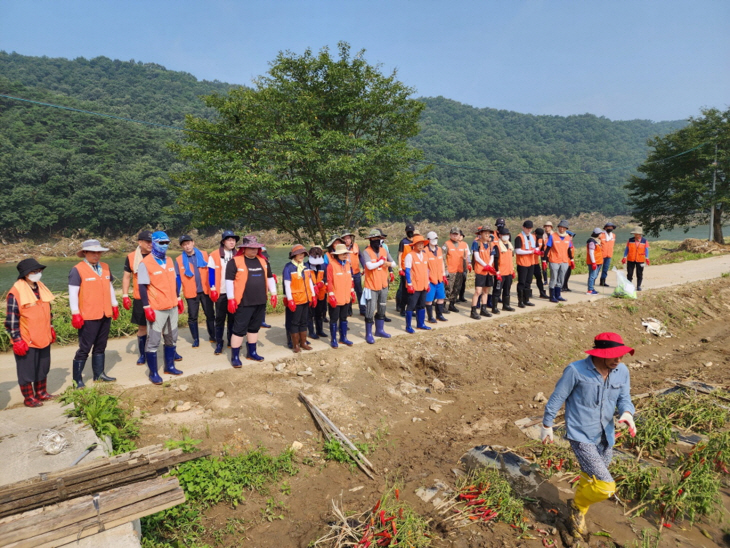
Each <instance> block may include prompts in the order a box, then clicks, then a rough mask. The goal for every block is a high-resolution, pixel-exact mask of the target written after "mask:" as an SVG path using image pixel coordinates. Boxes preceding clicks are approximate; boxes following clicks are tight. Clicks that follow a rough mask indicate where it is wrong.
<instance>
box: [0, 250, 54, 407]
mask: <svg viewBox="0 0 730 548" xmlns="http://www.w3.org/2000/svg"><path fill="white" fill-rule="evenodd" d="M16 268H17V269H18V280H17V281H16V282H15V283H14V284H13V287H12V288H11V289H10V291H9V292H8V298H7V303H6V304H7V306H6V315H5V329H6V330H7V331H8V333H9V334H10V340H11V341H13V354H14V356H15V370H16V373H17V376H18V384H19V385H20V392H21V393H22V394H23V404H24V405H25V406H26V407H40V406H42V405H43V402H44V401H46V400H50V399H53V398H55V397H56V396H54V395H52V394H49V393H48V389H47V377H48V372H49V371H50V369H51V344H52V343H54V342H56V331H55V329H53V326H52V325H51V318H52V315H51V302H53V299H54V298H55V297H54V296H53V293H51V291H50V290H49V289H48V288H47V287H46V286H45V284H43V283H42V282H41V277H42V276H43V269H45V268H46V265H42V264H40V263H39V262H38V261H36V260H35V259H34V258H32V257H31V258H28V259H23V260H22V261H20V262H19V263H18V264H17V266H16Z"/></svg>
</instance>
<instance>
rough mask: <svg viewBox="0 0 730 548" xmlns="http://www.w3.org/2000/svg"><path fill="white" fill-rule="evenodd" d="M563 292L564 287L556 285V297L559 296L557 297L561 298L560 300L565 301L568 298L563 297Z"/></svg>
mask: <svg viewBox="0 0 730 548" xmlns="http://www.w3.org/2000/svg"><path fill="white" fill-rule="evenodd" d="M562 292H563V290H562V288H560V287H556V288H555V297H556V298H557V299H558V300H559V301H560V302H565V301H567V300H568V299H563V296H562Z"/></svg>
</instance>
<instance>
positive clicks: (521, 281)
mask: <svg viewBox="0 0 730 548" xmlns="http://www.w3.org/2000/svg"><path fill="white" fill-rule="evenodd" d="M534 271H535V267H534V265H530V266H520V265H517V291H518V292H519V291H524V290H526V289H530V286H531V285H532V275H533V272H534Z"/></svg>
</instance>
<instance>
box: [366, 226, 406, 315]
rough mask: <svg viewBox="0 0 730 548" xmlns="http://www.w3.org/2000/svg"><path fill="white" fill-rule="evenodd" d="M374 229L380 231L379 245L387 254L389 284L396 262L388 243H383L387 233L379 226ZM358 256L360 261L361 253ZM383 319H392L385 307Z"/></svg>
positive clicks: (392, 277) (391, 281)
mask: <svg viewBox="0 0 730 548" xmlns="http://www.w3.org/2000/svg"><path fill="white" fill-rule="evenodd" d="M375 230H377V231H378V232H379V233H380V245H381V246H382V247H383V249H385V253H386V255H387V256H388V263H389V264H390V266H389V267H388V286H390V284H392V283H393V282H394V281H395V274H394V272H393V268H394V267H395V266H396V265H397V264H398V263H396V262H395V260H393V257H392V256H391V254H390V249H388V244H386V243H385V239H386V238H387V237H388V235H387V234H386V233H384V232H383V231H382V229H380V228H376V229H375ZM360 257H361V261H362V254H361V255H360ZM383 321H384V322H385V323H390V322H391V321H392V320H391V319H390V318H389V317H388V315H387V309H386V311H384V312H383Z"/></svg>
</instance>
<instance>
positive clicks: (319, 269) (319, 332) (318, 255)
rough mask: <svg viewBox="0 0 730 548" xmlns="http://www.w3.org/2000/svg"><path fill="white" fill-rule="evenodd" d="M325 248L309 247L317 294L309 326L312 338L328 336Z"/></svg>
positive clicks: (309, 260) (309, 261)
mask: <svg viewBox="0 0 730 548" xmlns="http://www.w3.org/2000/svg"><path fill="white" fill-rule="evenodd" d="M323 255H324V250H323V249H322V248H321V247H319V246H318V245H313V246H312V247H310V248H309V259H308V261H307V262H308V263H309V269H310V270H311V271H312V283H313V284H314V294H315V295H316V296H317V306H315V307H312V310H311V314H310V315H309V322H308V324H307V327H308V329H309V338H310V339H319V338H320V337H326V336H327V333H326V332H325V330H324V320H325V318H326V317H327V288H326V287H325V283H324V274H325V266H324V257H323Z"/></svg>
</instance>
